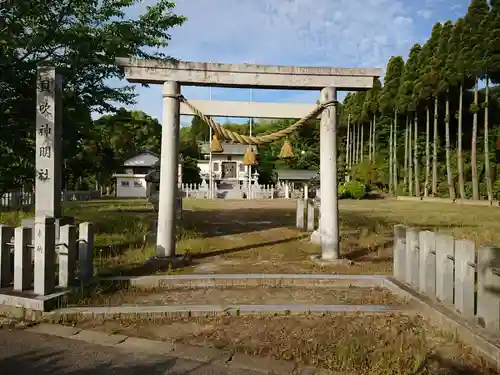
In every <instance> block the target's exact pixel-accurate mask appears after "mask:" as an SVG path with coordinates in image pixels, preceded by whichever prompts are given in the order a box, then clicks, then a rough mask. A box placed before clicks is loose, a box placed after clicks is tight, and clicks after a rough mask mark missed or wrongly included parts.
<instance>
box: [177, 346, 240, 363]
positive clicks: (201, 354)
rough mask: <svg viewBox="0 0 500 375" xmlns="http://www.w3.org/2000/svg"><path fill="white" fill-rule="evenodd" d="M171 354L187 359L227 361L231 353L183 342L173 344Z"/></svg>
mask: <svg viewBox="0 0 500 375" xmlns="http://www.w3.org/2000/svg"><path fill="white" fill-rule="evenodd" d="M171 355H173V356H174V357H180V358H184V359H189V360H192V361H201V362H213V361H215V360H222V361H227V360H228V359H229V358H230V357H231V355H230V354H229V353H225V352H224V351H222V350H219V349H215V348H209V347H204V346H200V347H198V346H191V345H184V344H180V343H179V344H175V347H174V350H173V351H172V353H171Z"/></svg>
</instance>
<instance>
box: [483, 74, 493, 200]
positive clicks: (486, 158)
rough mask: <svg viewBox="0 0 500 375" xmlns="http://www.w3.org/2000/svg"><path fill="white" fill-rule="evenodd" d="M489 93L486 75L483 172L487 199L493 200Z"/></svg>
mask: <svg viewBox="0 0 500 375" xmlns="http://www.w3.org/2000/svg"><path fill="white" fill-rule="evenodd" d="M489 95H490V79H489V77H488V76H486V92H485V107H484V172H485V174H486V189H487V191H488V200H489V201H490V202H491V201H492V200H493V186H492V185H491V170H490V147H489V146H490V145H489V142H490V136H489V129H488V125H489V124H488V121H489V119H488V116H489V111H488V103H489Z"/></svg>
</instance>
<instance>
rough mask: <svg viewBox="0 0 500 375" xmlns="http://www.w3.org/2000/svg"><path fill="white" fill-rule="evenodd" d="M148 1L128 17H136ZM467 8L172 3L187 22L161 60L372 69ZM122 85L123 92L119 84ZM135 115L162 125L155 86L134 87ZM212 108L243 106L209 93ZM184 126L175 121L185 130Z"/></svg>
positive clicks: (418, 3)
mask: <svg viewBox="0 0 500 375" xmlns="http://www.w3.org/2000/svg"><path fill="white" fill-rule="evenodd" d="M154 1H155V0H143V1H142V2H141V4H139V5H136V6H135V7H134V8H132V9H130V12H129V14H138V12H141V11H142V10H144V9H145V7H146V6H147V5H151V4H153V3H154ZM468 3H469V0H177V1H176V4H177V6H176V8H175V13H176V14H179V15H184V16H186V17H187V18H188V20H187V21H186V22H185V24H184V25H183V26H180V27H177V28H174V29H171V35H172V41H171V43H170V45H169V47H168V48H167V49H166V52H167V53H168V54H169V55H171V56H173V57H175V58H178V59H181V60H188V61H214V62H221V63H257V64H278V65H305V66H334V67H377V68H378V67H379V68H385V65H386V64H387V61H388V59H389V58H390V57H391V56H393V55H402V56H404V57H405V58H406V56H407V53H408V51H409V49H410V48H411V46H412V45H413V44H414V43H416V42H420V43H422V42H424V41H425V40H426V39H427V38H428V36H429V35H430V31H431V29H432V26H433V24H434V23H435V22H437V21H441V22H444V21H446V20H448V19H451V20H455V19H456V18H458V17H462V16H463V15H464V14H465V12H466V10H467V6H468ZM121 84H126V82H122V83H121ZM135 86H136V91H137V93H138V97H137V103H136V104H135V105H133V106H128V107H127V108H130V109H137V110H142V111H144V112H146V113H148V114H149V115H151V116H153V117H155V118H157V119H158V120H160V121H161V113H162V97H161V90H162V88H161V85H151V86H150V87H149V88H145V87H141V86H140V85H135ZM182 93H183V94H184V95H185V96H186V97H187V98H188V99H209V96H210V94H209V89H208V88H202V87H185V88H183V89H182ZM318 96H319V93H315V92H300V91H277V90H274V91H273V90H253V100H254V101H262V102H299V103H300V102H301V103H314V102H316V100H317V99H318ZM212 99H214V100H243V101H246V100H249V99H250V92H249V90H245V89H223V88H213V89H212ZM189 122H190V118H189V117H186V118H182V119H181V123H182V124H187V123H189Z"/></svg>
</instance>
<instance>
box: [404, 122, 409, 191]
mask: <svg viewBox="0 0 500 375" xmlns="http://www.w3.org/2000/svg"><path fill="white" fill-rule="evenodd" d="M408 135H409V133H408V116H406V128H405V160H404V171H403V172H404V177H403V185H404V187H405V188H406V187H407V186H408V185H407V184H408Z"/></svg>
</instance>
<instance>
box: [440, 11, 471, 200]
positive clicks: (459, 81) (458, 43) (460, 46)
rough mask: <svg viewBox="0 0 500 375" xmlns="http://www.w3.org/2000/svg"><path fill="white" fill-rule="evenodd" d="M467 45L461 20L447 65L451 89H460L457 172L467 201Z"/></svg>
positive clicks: (454, 28) (454, 31) (457, 23)
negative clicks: (464, 157) (465, 88)
mask: <svg viewBox="0 0 500 375" xmlns="http://www.w3.org/2000/svg"><path fill="white" fill-rule="evenodd" d="M464 45H465V22H464V20H463V19H462V18H459V19H458V20H457V21H456V22H455V25H454V27H453V30H452V32H451V37H450V39H449V54H448V58H447V60H446V64H445V70H446V72H447V79H448V81H449V83H450V86H451V87H457V86H458V88H459V93H458V99H459V104H458V111H457V114H456V117H457V120H458V128H457V170H458V188H459V192H460V198H461V199H466V195H465V179H464V160H463V117H464V116H463V108H464V106H463V99H464V87H466V86H467V85H468V82H469V78H468V76H467V72H466V65H467V60H466V55H465V51H464Z"/></svg>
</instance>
